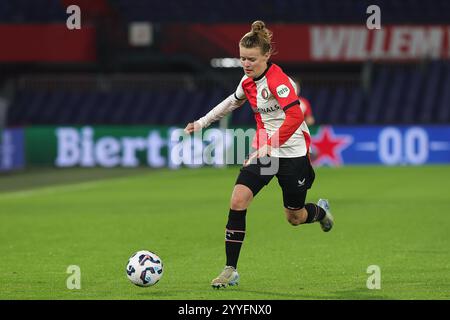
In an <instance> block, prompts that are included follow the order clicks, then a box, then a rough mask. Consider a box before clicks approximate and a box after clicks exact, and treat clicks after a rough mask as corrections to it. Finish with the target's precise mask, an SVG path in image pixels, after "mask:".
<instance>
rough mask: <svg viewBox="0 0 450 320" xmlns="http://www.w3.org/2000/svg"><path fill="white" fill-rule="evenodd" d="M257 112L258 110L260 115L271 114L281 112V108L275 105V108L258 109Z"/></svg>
mask: <svg viewBox="0 0 450 320" xmlns="http://www.w3.org/2000/svg"><path fill="white" fill-rule="evenodd" d="M256 110H258V112H259V113H269V112H273V111H277V110H280V106H279V105H274V106H270V107H267V108H261V107H258V108H256Z"/></svg>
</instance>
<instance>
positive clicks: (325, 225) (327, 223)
mask: <svg viewBox="0 0 450 320" xmlns="http://www.w3.org/2000/svg"><path fill="white" fill-rule="evenodd" d="M317 205H318V206H319V207H321V208H322V209H323V210H325V217H323V219H322V220H320V221H319V222H320V227H321V228H322V230H323V231H325V232H328V231H330V230H331V228H333V224H334V219H333V216H332V215H331V212H330V204H329V203H328V200H327V199H319V201H317Z"/></svg>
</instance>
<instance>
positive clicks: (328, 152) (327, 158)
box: [311, 126, 353, 166]
mask: <svg viewBox="0 0 450 320" xmlns="http://www.w3.org/2000/svg"><path fill="white" fill-rule="evenodd" d="M352 141H353V138H352V136H349V135H339V136H337V135H336V134H335V133H334V132H333V129H332V128H331V127H329V126H323V127H321V128H320V131H319V132H318V133H317V134H316V135H315V136H314V137H311V142H312V147H313V152H314V153H315V156H316V159H315V160H314V161H313V164H314V165H323V164H329V165H334V166H339V165H341V164H342V156H341V152H342V150H343V149H345V148H347V147H348V146H349V145H350V144H351V143H352Z"/></svg>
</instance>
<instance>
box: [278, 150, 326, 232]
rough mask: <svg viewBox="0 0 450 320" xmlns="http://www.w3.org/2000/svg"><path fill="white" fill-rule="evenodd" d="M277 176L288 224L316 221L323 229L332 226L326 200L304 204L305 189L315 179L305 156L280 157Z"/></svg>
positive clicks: (306, 189) (295, 224) (309, 186)
mask: <svg viewBox="0 0 450 320" xmlns="http://www.w3.org/2000/svg"><path fill="white" fill-rule="evenodd" d="M277 177H278V183H279V184H280V186H281V188H282V190H283V204H284V211H285V214H286V219H287V220H288V222H289V223H290V224H292V225H294V226H297V225H300V224H303V223H314V222H317V221H318V222H320V225H321V227H322V230H323V231H325V232H327V231H329V230H330V229H331V228H332V226H333V217H332V216H331V213H330V210H329V204H328V201H325V200H322V199H321V200H319V202H318V204H314V203H306V204H305V200H306V194H307V191H308V189H309V188H311V186H312V184H313V182H314V179H315V173H314V169H313V168H312V166H311V164H310V161H309V158H308V157H307V156H305V157H299V158H287V159H286V158H283V159H280V174H279V175H277Z"/></svg>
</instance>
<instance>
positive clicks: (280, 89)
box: [277, 84, 291, 98]
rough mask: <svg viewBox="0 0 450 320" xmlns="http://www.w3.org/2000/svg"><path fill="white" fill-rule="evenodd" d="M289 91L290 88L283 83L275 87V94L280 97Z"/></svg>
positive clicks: (283, 96)
mask: <svg viewBox="0 0 450 320" xmlns="http://www.w3.org/2000/svg"><path fill="white" fill-rule="evenodd" d="M290 92H291V90H289V88H288V87H287V86H286V85H284V84H281V85H279V86H278V87H277V94H278V96H279V97H280V98H286V97H287V96H288V95H289V93H290Z"/></svg>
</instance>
